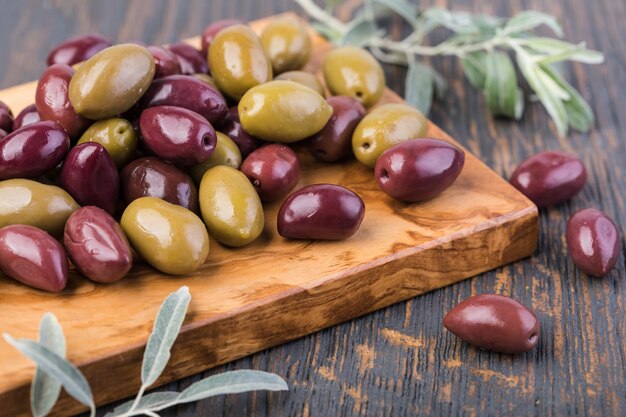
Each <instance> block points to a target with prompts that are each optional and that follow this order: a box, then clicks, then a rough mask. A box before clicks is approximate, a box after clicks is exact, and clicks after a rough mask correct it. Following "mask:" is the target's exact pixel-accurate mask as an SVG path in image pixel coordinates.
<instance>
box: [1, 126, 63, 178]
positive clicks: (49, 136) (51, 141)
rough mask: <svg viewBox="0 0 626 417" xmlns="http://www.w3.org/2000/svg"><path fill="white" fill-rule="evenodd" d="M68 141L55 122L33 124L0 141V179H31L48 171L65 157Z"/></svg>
mask: <svg viewBox="0 0 626 417" xmlns="http://www.w3.org/2000/svg"><path fill="white" fill-rule="evenodd" d="M69 148H70V138H69V137H68V136H67V133H66V132H65V130H64V129H63V128H62V127H61V125H60V124H58V123H57V122H37V123H33V124H30V125H28V126H24V127H23V128H21V129H18V130H16V131H14V132H13V133H10V134H8V135H7V136H6V137H5V138H4V139H3V140H2V142H0V180H6V179H9V178H33V177H38V176H40V175H43V174H45V173H47V172H48V171H51V170H52V169H54V167H56V166H57V165H58V164H59V163H60V162H61V161H62V160H63V157H64V156H65V155H66V154H67V151H68V149H69Z"/></svg>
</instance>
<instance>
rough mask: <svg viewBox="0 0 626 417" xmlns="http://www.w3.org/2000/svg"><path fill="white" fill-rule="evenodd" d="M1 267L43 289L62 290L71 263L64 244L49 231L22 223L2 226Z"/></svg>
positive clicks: (23, 280)
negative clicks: (68, 260)
mask: <svg viewBox="0 0 626 417" xmlns="http://www.w3.org/2000/svg"><path fill="white" fill-rule="evenodd" d="M0 270H2V272H3V273H4V274H5V275H7V276H9V277H11V278H13V279H15V280H16V281H19V282H21V283H22V284H26V285H28V286H30V287H33V288H37V289H39V290H44V291H51V292H60V291H62V290H63V289H64V288H65V286H66V285H67V277H68V274H69V265H68V262H67V255H66V254H65V250H64V249H63V246H61V244H60V243H59V242H57V240H56V239H54V238H53V237H52V236H50V235H49V234H48V233H46V232H44V231H43V230H41V229H38V228H36V227H33V226H26V225H22V224H18V225H13V226H6V227H3V228H2V229H0Z"/></svg>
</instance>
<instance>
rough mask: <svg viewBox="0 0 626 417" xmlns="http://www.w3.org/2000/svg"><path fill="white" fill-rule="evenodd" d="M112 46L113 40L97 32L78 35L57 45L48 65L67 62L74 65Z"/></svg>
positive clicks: (50, 55) (66, 63) (49, 57)
mask: <svg viewBox="0 0 626 417" xmlns="http://www.w3.org/2000/svg"><path fill="white" fill-rule="evenodd" d="M109 46H111V41H110V40H109V39H107V38H105V37H104V36H101V35H98V34H96V33H89V34H86V35H80V36H76V37H74V38H70V39H67V40H66V41H64V42H61V43H60V44H59V45H57V46H56V47H55V48H54V49H53V50H52V51H50V54H49V55H48V59H47V60H46V62H47V63H48V65H54V64H65V65H69V66H72V65H74V64H77V63H79V62H81V61H85V60H86V59H89V58H91V57H92V56H94V55H95V54H96V53H98V52H100V51H101V50H103V49H105V48H108V47H109Z"/></svg>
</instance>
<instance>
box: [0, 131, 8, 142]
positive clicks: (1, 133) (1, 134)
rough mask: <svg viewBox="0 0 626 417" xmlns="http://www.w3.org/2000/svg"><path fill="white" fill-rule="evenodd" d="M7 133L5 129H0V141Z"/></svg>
mask: <svg viewBox="0 0 626 417" xmlns="http://www.w3.org/2000/svg"><path fill="white" fill-rule="evenodd" d="M7 135H8V133H7V132H6V131H5V130H3V129H0V141H1V140H2V139H4V138H5V137H6V136H7Z"/></svg>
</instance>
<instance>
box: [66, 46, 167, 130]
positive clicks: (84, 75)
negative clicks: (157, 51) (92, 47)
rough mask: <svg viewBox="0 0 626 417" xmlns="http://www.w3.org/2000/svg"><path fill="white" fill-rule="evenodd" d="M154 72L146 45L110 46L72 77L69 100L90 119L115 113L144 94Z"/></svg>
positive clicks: (82, 66)
mask: <svg viewBox="0 0 626 417" xmlns="http://www.w3.org/2000/svg"><path fill="white" fill-rule="evenodd" d="M154 73H155V66H154V59H153V58H152V54H150V51H148V50H147V49H146V48H144V47H143V46H140V45H137V44H132V43H127V44H120V45H115V46H111V47H109V48H106V49H104V50H102V51H100V52H98V53H97V54H95V55H94V56H92V57H91V58H89V59H88V60H87V61H85V62H84V63H83V64H82V65H81V66H80V67H79V68H78V70H76V73H75V74H74V76H73V77H72V80H71V81H70V87H69V97H70V101H71V103H72V106H73V107H74V110H75V111H76V113H77V114H79V115H81V116H83V117H86V118H88V119H93V120H101V119H108V118H111V117H115V116H118V115H120V114H122V113H124V112H126V111H127V110H128V109H130V108H131V107H132V106H133V105H134V104H135V103H136V102H137V101H138V100H139V99H140V98H141V96H143V95H144V94H145V92H146V91H147V90H148V87H150V83H151V82H152V79H153V78H154Z"/></svg>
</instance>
